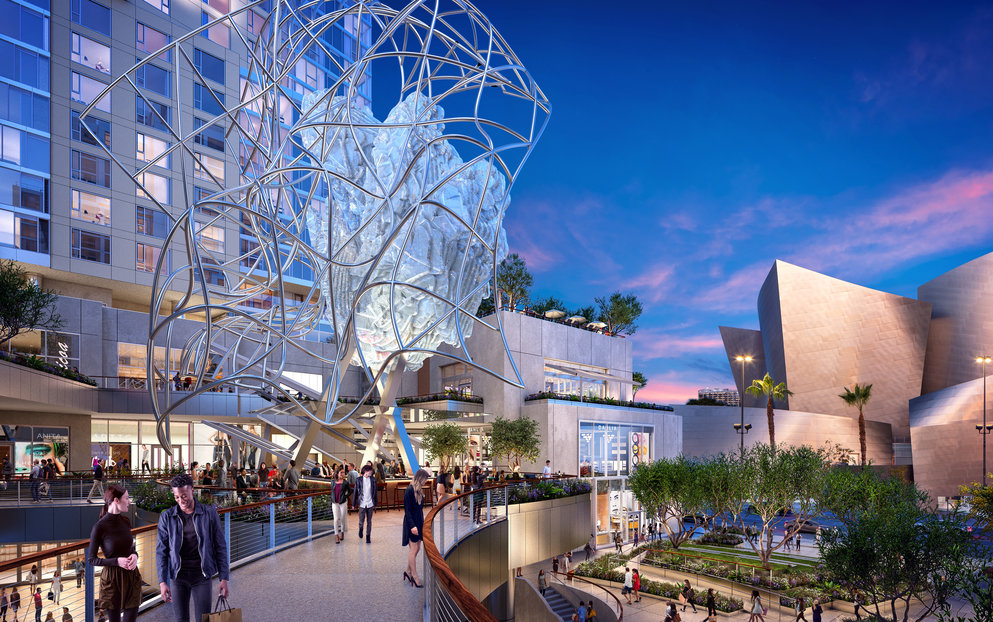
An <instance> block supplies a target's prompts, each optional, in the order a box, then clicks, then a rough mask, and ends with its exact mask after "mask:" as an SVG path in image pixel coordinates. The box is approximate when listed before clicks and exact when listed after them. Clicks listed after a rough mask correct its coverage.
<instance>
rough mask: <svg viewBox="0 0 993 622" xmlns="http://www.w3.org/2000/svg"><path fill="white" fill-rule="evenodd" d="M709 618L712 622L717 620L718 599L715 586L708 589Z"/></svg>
mask: <svg viewBox="0 0 993 622" xmlns="http://www.w3.org/2000/svg"><path fill="white" fill-rule="evenodd" d="M707 620H709V621H710V622H716V620H717V599H716V598H715V597H714V588H709V589H708V590H707Z"/></svg>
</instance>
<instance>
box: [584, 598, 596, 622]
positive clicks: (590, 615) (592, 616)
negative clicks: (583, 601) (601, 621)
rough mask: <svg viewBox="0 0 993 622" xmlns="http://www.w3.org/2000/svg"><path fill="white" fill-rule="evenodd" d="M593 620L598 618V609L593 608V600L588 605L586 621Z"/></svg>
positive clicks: (590, 621) (591, 621)
mask: <svg viewBox="0 0 993 622" xmlns="http://www.w3.org/2000/svg"><path fill="white" fill-rule="evenodd" d="M593 620H596V609H594V608H593V601H592V600H591V601H590V603H589V604H588V605H586V622H593Z"/></svg>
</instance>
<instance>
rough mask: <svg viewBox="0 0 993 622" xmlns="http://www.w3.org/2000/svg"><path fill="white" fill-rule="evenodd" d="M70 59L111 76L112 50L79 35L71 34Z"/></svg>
mask: <svg viewBox="0 0 993 622" xmlns="http://www.w3.org/2000/svg"><path fill="white" fill-rule="evenodd" d="M71 39H72V47H71V49H72V52H71V54H70V57H69V58H70V59H71V60H72V61H73V62H75V63H79V64H80V65H84V66H86V67H89V68H90V69H96V70H97V71H99V72H102V73H105V74H107V75H108V76H109V75H110V48H109V47H107V46H106V45H103V44H101V43H97V42H96V41H94V40H93V39H90V38H88V37H84V36H83V35H81V34H78V33H75V32H74V33H71Z"/></svg>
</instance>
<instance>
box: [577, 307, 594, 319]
mask: <svg viewBox="0 0 993 622" xmlns="http://www.w3.org/2000/svg"><path fill="white" fill-rule="evenodd" d="M572 314H573V315H578V316H579V317H584V318H586V319H587V320H589V321H593V319H594V318H596V307H594V306H593V305H586V306H585V307H579V308H578V309H576V310H575V311H573V312H572Z"/></svg>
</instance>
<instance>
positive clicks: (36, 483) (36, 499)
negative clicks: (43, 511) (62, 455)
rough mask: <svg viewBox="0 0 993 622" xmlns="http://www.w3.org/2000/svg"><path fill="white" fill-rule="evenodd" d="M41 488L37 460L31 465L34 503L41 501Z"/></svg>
mask: <svg viewBox="0 0 993 622" xmlns="http://www.w3.org/2000/svg"><path fill="white" fill-rule="evenodd" d="M40 489H41V464H40V463H39V462H38V461H37V460H35V461H34V466H32V467H31V502H32V503H38V502H39V501H41V494H40V493H39V490H40ZM32 592H33V590H32Z"/></svg>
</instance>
